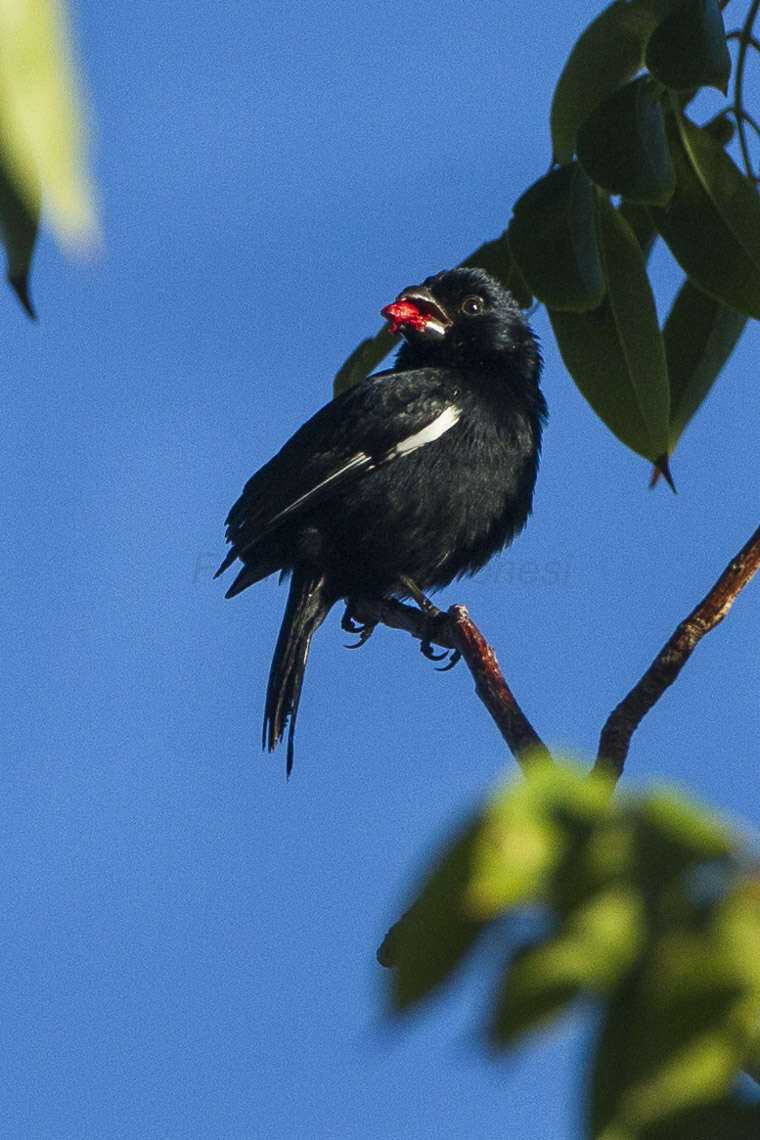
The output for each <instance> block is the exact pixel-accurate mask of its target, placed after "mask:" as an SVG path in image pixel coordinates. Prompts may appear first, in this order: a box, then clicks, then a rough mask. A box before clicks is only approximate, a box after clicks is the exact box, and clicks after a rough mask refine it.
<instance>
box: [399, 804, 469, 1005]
mask: <svg viewBox="0 0 760 1140" xmlns="http://www.w3.org/2000/svg"><path fill="white" fill-rule="evenodd" d="M479 828H480V819H479V818H477V819H476V820H474V821H470V823H469V824H468V825H467V826H466V827H464V828H463V829H462V830H461V832H460V834H459V836H458V838H457V839H456V840H455V842H454V843H453V844H452V846H451V847H450V848H449V850H448V851H447V852H446V853H445V855H444V856H443V858H442V860H441V862H440V863H439V865H438V866H437V867H436V868H435V869H434V870H433V872H432V874H431V875H430V876H429V878H428V880H427V882H426V883H425V885H424V887H423V890H422V893H421V894H420V897H419V898H418V899H417V901H416V902H415V903H414V905H413V906H412V907H410V909H409V910H408V911H407V912H406V914H404V916H403V918H402V919H401V920H400V921H399V922H398V923H397V924H396V926H395V927H394V928H393V930H392V942H391V945H390V947H389V946H388V939H387V938H386V942H385V943H384V948H385V953H384V958H383V959H381V960H385V961H387V960H389V959H390V960H391V961H392V964H393V965H394V966H395V967H396V970H395V973H394V976H393V990H392V1001H393V1005H394V1007H395V1008H396V1009H399V1010H405V1009H409V1008H410V1007H411V1006H412V1005H415V1004H417V1003H418V1002H420V1001H422V999H423V998H425V997H428V996H430V994H432V993H433V992H434V991H435V990H436V989H438V988H439V987H440V986H442V985H443V984H444V983H445V982H446V981H447V980H448V979H449V977H450V975H451V974H452V973H453V971H454V970H455V969H456V967H457V966H458V965H459V964H460V963H461V961H462V959H463V958H464V957H465V956H466V954H467V953H468V952H469V950H470V949H471V948H472V946H473V944H474V943H475V941H476V939H477V937H478V935H479V934H480V932H481V931H482V929H483V926H484V923H483V922H481V921H479V920H477V919H474V918H472V916H471V915H470V913H469V912H468V910H467V908H466V907H465V905H464V902H463V899H464V894H465V890H466V887H467V884H468V882H469V878H470V869H471V864H472V846H473V842H474V839H475V836H476V834H477V832H478V830H479Z"/></svg>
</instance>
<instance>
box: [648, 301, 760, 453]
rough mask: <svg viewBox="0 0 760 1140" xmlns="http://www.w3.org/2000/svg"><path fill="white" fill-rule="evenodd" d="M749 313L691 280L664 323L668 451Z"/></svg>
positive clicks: (735, 340)
mask: <svg viewBox="0 0 760 1140" xmlns="http://www.w3.org/2000/svg"><path fill="white" fill-rule="evenodd" d="M746 323H747V316H746V314H745V313H738V312H737V311H736V309H732V308H729V306H728V305H724V304H723V303H722V302H721V301H718V300H716V299H715V298H714V297H710V296H709V295H708V294H707V293H703V292H702V290H701V289H698V288H697V286H696V285H694V284H693V282H691V281H689V280H688V279H687V280H686V281H684V283H683V285H682V286H681V288H680V290H679V292H678V294H677V296H676V298H675V301H674V302H673V306H672V308H671V310H670V313H669V314H668V319H667V320H666V322H665V327H664V328H663V330H662V332H663V339H664V341H665V356H666V359H667V362H668V375H669V377H670V450H671V451H672V450H673V448H674V447H675V445H676V443H677V442H678V440H679V438H680V436H681V433H682V432H683V430H684V428H685V427H686V425H687V424H688V422H689V420H690V419H691V418H692V416H693V415H694V413H695V412H696V411H697V410H698V409H699V407H700V406H701V404H702V402H703V400H704V399H705V396H706V395H707V393H708V392H709V391H710V388H711V387H712V385H713V383H714V382H715V380H716V379H717V377H718V376H719V374H720V372H721V371H722V369H723V367H724V365H725V363H726V361H727V360H728V358H729V357H730V355H731V353H732V352H733V350H734V348H735V346H736V343H737V341H738V340H739V337H740V336H741V334H742V331H743V329H744V326H745V324H746Z"/></svg>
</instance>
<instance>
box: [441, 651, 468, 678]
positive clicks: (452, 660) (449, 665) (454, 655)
mask: <svg viewBox="0 0 760 1140" xmlns="http://www.w3.org/2000/svg"><path fill="white" fill-rule="evenodd" d="M443 656H444V657H445V656H446V654H445V653H444V654H443ZM461 657H462V654H461V653H460V652H459V650H458V649H452V650H451V657H449V659H448V661H447V662H446V664H445V665H439V666H438V667H437V670H436V671H437V672H438V673H448V671H449V669H453V668H454V666H455V665H456V663H457V661H459V660H461Z"/></svg>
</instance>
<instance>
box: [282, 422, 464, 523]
mask: <svg viewBox="0 0 760 1140" xmlns="http://www.w3.org/2000/svg"><path fill="white" fill-rule="evenodd" d="M461 415H462V409H461V408H458V407H457V406H456V404H449V406H448V407H447V408H444V409H443V411H442V412H440V413H439V415H437V416H436V417H435V419H434V420H431V422H430V423H429V424H427V425H426V426H425V427H424V428H420V430H419V431H416V432H414V434H413V435H408V436H407V437H406V439H402V440H401V441H400V442H399V443H396V444H394V446H393V447H391V448H389V449H388V451H386V452H385V454H384V455H382V456H381V457H380V458H379V459H377V460H374V459H373V458H372V456H371V455H368V454H367V452H366V451H357V453H356V455H353V456H352V457H351V458H350V459H349V460H347V461H346V462H345V463H344V464H343V466H342V467H339V468H338V470H337V471H332V472H331V473H330V474H329V475H328V476H327V478H326V479H322V481H321V482H320V483H317V484H316V485H315V486H314V487H310V488H309V490H308V491H306V492H305V493H304V494H303V495H299V497H298V498H297V499H294V501H293V502H292V503H289V504H288V505H287V507H284V508H283V510H281V511H279V512H278V514H276V515H275V516H274V517H273V518H271V519H270V520H269V522H268V524H267V529H269V528H270V527H273V526H274V525H275V524H276V523H278V522H280V520H281V519H284V518H286V517H287V516H288V515H290V514H292V513H293V511H297V510H298V509H299V508H300V507H302V506H304V504H306V503H308V502H309V500H310V499H314V498H316V497H317V496H319V494H320V492H322V491H325V490H327V489H328V488H329V487H330V486H331V485H332V484H333V483H337V482H339V481H340V480H341V479H342V478H343V476H344V475H347V474H348V473H349V471H356V470H358V469H362V468H363V469H364V470H365V471H372V470H373V469H374V468H375V467H376V466H377V465H378V463H387V462H389V461H390V460H391V459H398V458H399V456H401V455H409V454H410V453H411V452H412V451H417V449H418V448H420V447H424V446H425V444H426V443H432V442H433V441H434V440H436V439H440V438H441V436H442V435H444V434H445V433H446V432H447V431H449V430H450V429H451V428H453V427H454V424H456V423H458V422H459V419H460V417H461Z"/></svg>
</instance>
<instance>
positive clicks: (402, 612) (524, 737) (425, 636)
mask: <svg viewBox="0 0 760 1140" xmlns="http://www.w3.org/2000/svg"><path fill="white" fill-rule="evenodd" d="M351 615H352V617H354V618H355V619H356V620H357V621H358V622H361V623H366V624H367V625H375V624H377V623H382V624H383V625H388V626H391V627H392V628H393V629H404V630H406V631H407V633H410V634H411V635H412V637H416V638H417V639H418V640H419V641H421V642H423V643H425V642H428V643H429V642H434V643H435V644H436V645H440V646H442V647H443V648H444V649H453V650H456V651H458V652H459V653H460V654H461V656H462V658H463V660H464V661H465V663H466V664H467V667H468V669H469V670H470V672H471V673H472V676H473V679H474V681H475V691H476V693H477V694H478V696H479V697H480V699H481V701H482V702H483V704H484V705H485V706H486V708H487V709H488V711H489V713H490V714H491V717H492V718H493V720H494V722H495V723H496V726H497V728H498V729H499V732H500V733H501V735H502V736H503V738H504V740H505V741H506V744H507V747H508V748H509V749H510V751H511V752H512V754H513V755H514V757H515V759H516V760H517V762H518V763H519V764H520V766H521V767H522V768H523V770H525V769H526V768H527V767H528V766H529V765H530V763H531V761H533V760H535V759H537V758H540V757H542V758H544V759H551V757H550V754H549V751H548V749H547V748H546V745H545V744H543V742H542V741H541V739H540V738H539V736H538V734H537V733H536V731H535V729H534V728H533V726H532V725H531V723H530V721H529V720H528V718H527V717H526V716H525V714H524V713H523V711H522V709H521V708H520V706H519V705H518V703H517V701H516V700H515V698H514V695H513V693H512V690H511V689H510V688H509V685H508V684H507V682H506V681H505V680H504V676H503V674H502V672H501V669H500V668H499V663H498V661H497V660H496V654H495V653H494V651H493V649H492V648H491V646H490V645H489V644H488V642H487V641H486V639H485V638H484V637H483V634H482V633H481V632H480V630H479V629H478V627H477V626H476V625H475V623H474V622H473V621H472V619H471V618H470V615H469V614H468V612H467V609H466V607H465V606H452V607H451V609H450V610H449V611H448V613H443V612H441V611H438V613H437V614H433V615H428V614H424V613H422V611H421V610H418V609H416V608H415V607H414V606H406V605H403V604H402V603H401V602H396V601H392V600H384V601H371V600H369V599H366V598H362V599H361V600H360V601H358V602H356V603H355V604H353V605H352V607H351Z"/></svg>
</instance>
